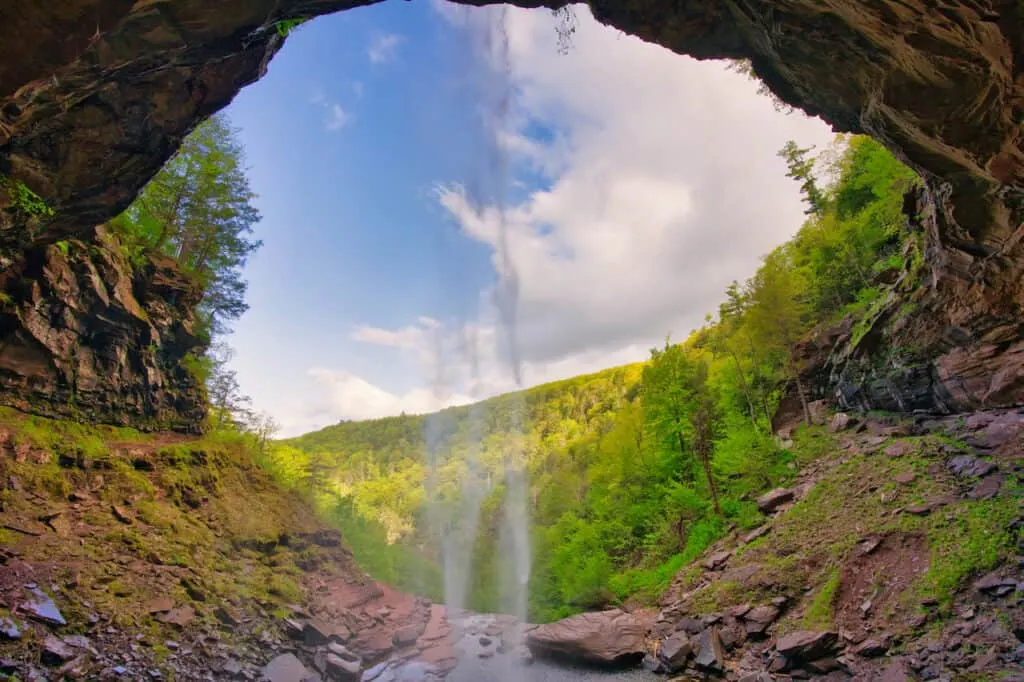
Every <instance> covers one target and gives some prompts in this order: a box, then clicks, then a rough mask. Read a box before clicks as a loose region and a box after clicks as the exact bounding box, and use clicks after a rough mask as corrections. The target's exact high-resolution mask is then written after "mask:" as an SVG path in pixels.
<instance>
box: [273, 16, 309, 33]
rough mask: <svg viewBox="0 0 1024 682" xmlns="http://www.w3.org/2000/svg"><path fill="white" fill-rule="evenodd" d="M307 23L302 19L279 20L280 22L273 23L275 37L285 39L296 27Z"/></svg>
mask: <svg viewBox="0 0 1024 682" xmlns="http://www.w3.org/2000/svg"><path fill="white" fill-rule="evenodd" d="M307 21H309V20H308V19H306V18H304V17H300V18H296V19H281V20H280V21H277V22H274V30H275V31H277V35H279V36H281V37H282V38H287V37H288V34H290V33H291V32H292V31H293V30H294V29H295V28H296V27H298V26H301V25H302V24H304V23H306V22H307Z"/></svg>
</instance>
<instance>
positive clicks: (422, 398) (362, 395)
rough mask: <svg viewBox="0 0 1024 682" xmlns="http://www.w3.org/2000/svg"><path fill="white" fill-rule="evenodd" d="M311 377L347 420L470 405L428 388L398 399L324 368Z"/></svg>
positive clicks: (461, 397)
mask: <svg viewBox="0 0 1024 682" xmlns="http://www.w3.org/2000/svg"><path fill="white" fill-rule="evenodd" d="M309 375H310V376H311V377H313V379H314V380H316V381H317V383H319V384H320V386H321V387H323V388H324V389H326V391H327V394H328V403H329V405H330V407H331V409H332V411H333V412H334V413H335V414H337V415H340V416H342V417H343V418H346V419H373V418H376V417H383V416H387V415H396V414H400V413H402V412H405V413H406V414H423V413H426V412H434V411H436V410H439V409H442V408H444V407H449V406H451V405H463V404H465V403H468V402H470V398H469V397H468V396H465V395H452V396H445V397H439V396H438V395H437V394H435V392H434V391H432V390H430V389H428V388H417V389H413V390H411V391H408V392H406V393H403V394H401V395H396V394H394V393H389V392H388V391H385V390H384V389H382V388H379V387H378V386H374V385H373V384H371V383H370V382H368V381H366V380H365V379H362V378H360V377H358V376H355V375H353V374H351V373H349V372H345V371H338V370H331V369H325V368H323V367H314V368H312V369H310V370H309Z"/></svg>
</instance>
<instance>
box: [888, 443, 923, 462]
mask: <svg viewBox="0 0 1024 682" xmlns="http://www.w3.org/2000/svg"><path fill="white" fill-rule="evenodd" d="M915 450H917V445H915V444H914V443H913V442H911V441H908V440H898V441H896V442H895V443H890V444H889V445H887V446H885V456H886V457H893V458H896V457H906V456H907V455H910V454H913V453H914V451H915Z"/></svg>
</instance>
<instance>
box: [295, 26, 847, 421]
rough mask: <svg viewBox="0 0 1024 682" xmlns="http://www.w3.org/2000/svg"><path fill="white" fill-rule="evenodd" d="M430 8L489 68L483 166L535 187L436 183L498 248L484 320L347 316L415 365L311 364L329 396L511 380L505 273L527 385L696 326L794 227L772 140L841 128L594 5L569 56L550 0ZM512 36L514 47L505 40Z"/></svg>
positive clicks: (365, 397)
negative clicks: (597, 15) (506, 192)
mask: <svg viewBox="0 0 1024 682" xmlns="http://www.w3.org/2000/svg"><path fill="white" fill-rule="evenodd" d="M441 12H442V14H443V16H445V17H448V18H450V19H452V21H453V22H454V23H455V24H456V25H458V26H463V27H468V28H467V29H466V30H470V31H473V32H476V34H477V36H478V37H479V44H480V52H481V55H482V56H483V57H484V58H482V59H481V60H480V61H481V63H488V62H489V63H490V64H491V66H492V67H493V70H492V71H490V72H488V73H486V74H483V75H482V79H481V80H482V83H483V86H482V94H481V97H482V99H483V106H484V108H485V109H486V108H488V107H490V108H491V111H490V113H491V114H492V115H491V117H490V120H491V124H492V125H493V126H494V130H493V131H492V132H493V135H494V149H492V150H488V153H490V154H492V155H493V157H494V158H493V159H492V161H493V162H494V166H495V170H494V175H495V178H480V179H479V180H480V181H481V184H487V181H490V180H495V179H496V178H498V176H499V175H501V173H502V172H503V171H502V170H501V169H503V168H505V167H508V168H511V169H513V170H514V171H518V172H519V173H518V176H517V174H516V173H513V174H512V177H510V178H508V179H507V180H506V181H507V182H509V183H510V184H515V183H521V182H528V187H530V188H532V190H531V191H527V192H526V193H525V195H524V194H523V192H521V191H520V192H519V193H518V194H519V195H520V196H523V198H522V199H521V200H520V201H517V202H516V203H514V204H512V205H509V206H507V207H505V208H504V209H503V210H502V209H500V208H499V207H498V206H495V205H490V204H488V203H487V202H486V201H482V200H481V198H480V197H477V196H474V193H473V192H472V191H470V190H469V189H467V188H464V187H460V186H457V185H451V184H444V183H442V184H440V185H439V187H438V191H437V195H436V196H437V200H438V201H439V203H440V205H441V206H442V207H443V209H444V210H445V211H446V212H447V213H448V214H449V215H450V216H451V217H452V218H453V219H454V221H455V222H456V224H457V225H458V226H459V229H460V231H461V233H462V234H463V235H464V236H465V237H466V238H467V239H471V240H473V241H475V242H478V243H480V244H483V245H485V246H486V247H487V248H489V249H490V251H491V263H492V266H493V268H494V270H495V272H496V273H497V275H498V277H499V283H498V285H497V286H495V288H493V289H491V290H489V291H485V292H481V294H482V295H481V301H482V304H481V308H480V313H479V315H478V316H477V317H476V318H475V319H470V320H465V321H462V322H451V323H449V324H441V323H439V322H436V321H433V320H432V321H431V322H432V323H433V324H432V325H426V324H424V323H423V321H422V320H419V321H411V322H410V323H409V324H407V325H405V326H399V327H397V328H395V329H390V330H389V329H380V328H374V327H365V326H364V327H358V328H357V329H355V330H354V331H353V334H352V336H353V338H355V339H356V340H359V341H362V342H365V343H368V344H372V345H375V346H377V347H379V348H381V352H383V353H401V354H404V356H406V357H409V358H413V359H414V360H415V361H416V362H417V363H418V364H419V366H420V367H421V368H422V370H423V380H422V382H421V383H420V384H418V385H417V387H415V388H414V389H412V390H410V391H408V392H405V393H400V394H396V393H393V392H388V391H385V390H383V389H381V388H380V387H378V386H375V385H374V384H373V382H372V381H370V380H368V379H366V378H360V377H358V376H355V375H353V374H351V373H347V372H342V371H336V370H326V369H317V370H315V372H316V373H317V377H318V378H319V380H320V381H321V383H322V385H324V386H326V387H328V388H329V393H330V396H331V401H332V402H331V404H332V406H333V409H335V410H337V412H338V414H342V415H344V416H347V417H350V418H354V417H356V416H358V415H367V416H380V415H382V414H394V413H397V412H398V411H401V410H405V411H407V412H413V411H422V410H425V409H433V408H435V407H438V406H441V405H442V404H455V403H457V402H460V401H465V400H469V399H470V398H473V399H477V398H480V397H484V396H487V395H493V394H494V393H497V392H501V391H506V390H510V389H513V388H515V386H516V383H515V381H514V379H513V376H514V375H515V374H516V372H514V371H513V370H512V368H511V367H510V366H509V361H508V358H509V356H510V354H509V352H508V350H509V349H508V348H507V347H506V348H503V345H504V346H507V339H508V337H509V334H508V331H509V328H508V327H507V324H508V323H509V319H508V317H507V316H505V317H503V315H502V314H501V312H500V311H499V310H498V308H497V307H496V295H497V294H498V293H500V292H503V291H504V292H505V293H506V294H507V292H509V291H514V292H515V294H516V299H517V300H516V303H517V305H516V314H515V318H514V322H515V337H516V339H517V342H518V353H517V357H518V358H519V362H520V363H521V366H520V368H519V369H520V370H521V374H522V377H523V381H524V383H525V384H527V385H533V384H537V383H541V382H545V381H551V380H555V379H560V378H564V377H568V376H572V375H575V374H579V373H584V372H590V371H596V370H598V369H602V368H605V367H610V366H614V365H619V364H623V363H626V362H631V361H636V360H641V359H643V358H645V357H646V356H647V354H648V350H649V348H651V347H652V346H655V345H658V344H660V343H662V342H663V340H664V338H665V336H666V335H667V334H670V333H671V334H672V335H673V337H674V338H677V339H681V338H684V337H685V336H686V335H687V334H688V333H689V332H690V331H691V330H692V329H695V328H697V327H699V326H700V325H701V324H702V322H703V319H704V315H705V314H706V313H707V312H712V311H714V310H715V309H716V308H717V305H718V303H719V302H720V301H721V299H722V297H723V292H724V290H725V288H726V286H727V285H728V284H729V282H731V281H732V280H733V279H740V280H742V279H745V278H747V277H749V276H751V275H752V274H753V273H754V271H755V269H756V268H757V266H758V263H759V261H760V258H761V257H762V256H763V255H764V254H765V253H767V252H768V251H770V250H771V249H772V248H774V247H775V246H776V245H778V244H780V243H781V242H783V241H784V240H786V239H787V238H789V237H790V236H791V235H792V234H793V233H794V232H795V231H796V230H797V229H798V228H799V226H800V225H801V223H802V221H803V219H804V214H803V207H802V205H801V202H800V196H799V188H798V187H797V185H796V183H794V182H793V181H792V180H791V179H789V178H787V177H786V176H785V173H786V168H785V164H784V162H783V161H782V159H780V158H778V157H777V155H776V152H777V150H779V149H780V148H781V147H782V146H783V145H784V144H785V143H786V141H787V140H789V139H795V140H797V141H798V142H799V143H800V144H801V146H808V145H818V146H819V148H820V147H822V146H825V145H828V144H829V143H830V142H831V140H832V139H833V135H832V133H831V131H830V130H829V129H828V127H827V126H826V125H825V124H823V123H822V122H820V121H817V120H812V119H809V118H807V117H805V116H804V115H802V114H801V113H794V114H790V115H785V114H783V113H780V112H778V111H776V110H775V109H774V107H773V104H772V102H771V100H770V99H769V98H767V97H765V96H762V95H759V94H758V93H757V84H756V83H754V82H752V81H750V80H749V79H747V77H745V76H744V75H742V74H738V73H735V72H732V71H729V70H727V68H726V67H725V65H724V64H722V63H714V62H698V61H696V60H693V59H690V58H687V57H682V56H679V55H676V54H674V53H671V52H669V51H668V50H665V49H663V48H661V47H658V46H656V45H652V44H648V43H645V42H643V41H640V40H638V39H636V38H633V37H630V36H625V35H622V34H620V33H618V32H616V31H613V30H610V29H607V28H604V27H601V26H599V25H598V24H597V22H596V21H595V20H594V19H593V18H592V17H591V16H590V15H589V11H588V10H586V9H585V8H578V9H577V10H576V12H577V15H578V29H577V31H576V33H575V34H574V36H573V39H572V47H571V49H570V50H569V51H568V53H567V54H565V55H560V54H559V53H558V40H557V34H556V31H555V26H554V20H553V19H552V17H551V13H550V12H541V11H525V10H518V9H513V8H507V9H505V8H501V9H498V8H490V9H487V10H473V11H472V12H470V11H469V10H464V11H462V12H458V13H454V14H453V13H452V12H451V11H449V10H441ZM481 17H483V18H484V19H481ZM497 17H504V24H503V26H502V25H500V24H499V22H497V21H496V18H497ZM506 38H507V43H506V40H505V39H506ZM506 44H507V48H508V49H507V57H506V55H505V53H504V52H503V51H502V50H501V49H497V48H496V46H502V45H506ZM506 104H508V107H507V109H506ZM527 177H529V178H530V179H529V180H528V181H527V180H526V178H527ZM538 177H539V178H540V181H539V182H538V180H537V178H538ZM510 283H514V284H515V286H514V287H510V286H509V284H510ZM503 325H505V326H503ZM438 396H442V398H439V397H438ZM389 410H390V412H389Z"/></svg>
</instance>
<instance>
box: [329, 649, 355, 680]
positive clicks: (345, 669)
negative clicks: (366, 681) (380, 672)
mask: <svg viewBox="0 0 1024 682" xmlns="http://www.w3.org/2000/svg"><path fill="white" fill-rule="evenodd" d="M359 667H360V661H359V657H358V656H356V655H355V654H352V653H348V652H346V653H344V654H336V653H330V654H327V676H328V678H330V679H331V680H336V681H337V682H355V680H358V679H359V678H360V676H361V674H360V670H359Z"/></svg>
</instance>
